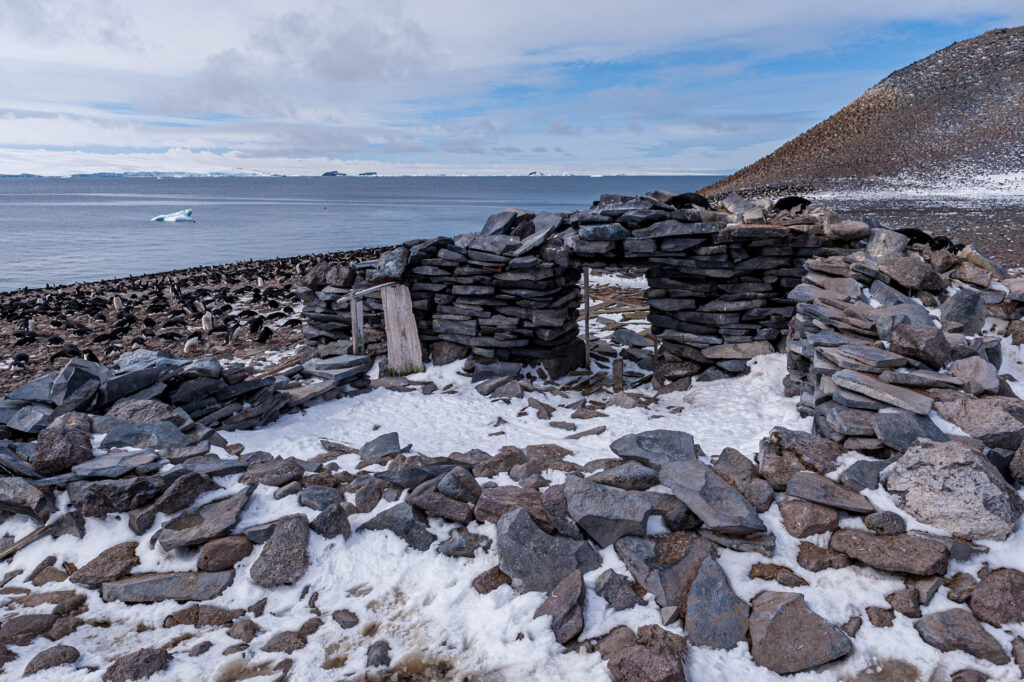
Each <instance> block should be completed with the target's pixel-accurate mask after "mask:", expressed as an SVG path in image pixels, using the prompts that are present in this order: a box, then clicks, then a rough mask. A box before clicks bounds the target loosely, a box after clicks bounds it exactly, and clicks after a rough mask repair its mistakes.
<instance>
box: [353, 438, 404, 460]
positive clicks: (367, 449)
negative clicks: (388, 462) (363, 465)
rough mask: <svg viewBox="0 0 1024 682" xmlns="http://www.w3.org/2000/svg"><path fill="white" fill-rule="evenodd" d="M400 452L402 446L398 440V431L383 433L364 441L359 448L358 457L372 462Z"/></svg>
mask: <svg viewBox="0 0 1024 682" xmlns="http://www.w3.org/2000/svg"><path fill="white" fill-rule="evenodd" d="M400 452H402V446H401V445H400V444H399V442H398V433H397V432H392V433H385V434H383V435H381V436H377V437H376V438H374V439H373V440H371V441H368V442H366V443H364V444H363V447H361V448H359V459H361V460H363V461H366V462H374V461H377V460H380V459H383V458H385V457H390V456H391V455H397V454H399V453H400Z"/></svg>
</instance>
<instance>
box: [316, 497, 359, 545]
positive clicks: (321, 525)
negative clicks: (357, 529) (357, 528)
mask: <svg viewBox="0 0 1024 682" xmlns="http://www.w3.org/2000/svg"><path fill="white" fill-rule="evenodd" d="M309 527H310V528H311V529H312V530H313V532H314V533H316V534H318V535H320V536H322V537H325V538H327V539H328V540H330V539H331V538H336V537H338V536H339V535H340V536H342V537H344V538H345V539H348V537H349V536H351V535H352V526H351V525H350V524H349V522H348V516H347V515H346V514H345V508H344V507H342V505H341V504H340V503H339V504H333V505H331V506H330V507H327V509H324V510H323V511H322V512H320V513H319V514H317V515H316V518H315V519H313V520H312V521H310V522H309Z"/></svg>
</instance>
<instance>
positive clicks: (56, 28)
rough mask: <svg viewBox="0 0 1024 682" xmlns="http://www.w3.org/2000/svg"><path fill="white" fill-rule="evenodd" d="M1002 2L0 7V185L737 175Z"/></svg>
mask: <svg viewBox="0 0 1024 682" xmlns="http://www.w3.org/2000/svg"><path fill="white" fill-rule="evenodd" d="M1021 23H1024V3H1022V2H1020V0H972V2H970V3H966V2H963V1H962V0H956V1H947V0H899V1H897V2H893V1H892V0H885V1H876V0H858V1H857V2H829V1H826V0H807V1H804V0H780V1H779V2H764V1H763V0H750V1H738V2H732V1H729V0H726V1H724V2H710V3H709V2H682V1H679V0H665V1H654V0H651V1H648V0H631V1H628V2H624V1H623V0H616V1H609V2H606V1H604V0H586V1H579V0H561V1H555V2H552V1H551V0H543V1H534V0H514V1H513V2H494V1H493V0H478V1H470V0H419V1H413V0H410V1H405V0H366V1H361V0H352V1H349V0H288V1H287V2H282V1H281V0H274V1H263V0H244V1H234V0H217V1H216V2H211V1H209V0H198V1H193V0H175V1H174V2H158V1H157V0H95V1H87V0H52V1H51V0H0V173H21V172H35V173H43V174H68V173H74V172H96V171H137V170H156V171H235V170H246V171H255V172H277V173H289V174H319V173H320V172H322V171H324V170H329V169H339V170H341V171H344V172H349V173H352V172H360V171H368V170H370V171H377V172H380V173H412V174H421V173H449V174H457V173H483V174H500V173H524V172H529V171H534V170H536V171H542V172H545V173H563V172H574V173H684V172H707V171H711V172H716V171H720V172H725V171H730V170H735V169H736V168H739V167H742V166H743V165H745V164H747V163H749V162H751V161H754V160H755V159H757V158H759V157H760V156H763V155H764V154H765V153H767V152H770V151H771V150H772V149H774V148H776V147H777V146H778V145H779V144H781V143H783V142H785V141H786V140H788V139H789V138H791V137H793V136H794V135H796V134H798V133H800V132H802V131H804V130H806V129H807V128H809V127H811V126H813V125H814V124H815V123H817V122H819V121H820V120H822V119H823V118H825V117H827V116H828V115H829V114H831V113H833V112H834V111H835V110H837V109H839V108H841V107H842V106H844V105H845V104H847V103H848V102H850V101H851V100H853V99H855V98H856V97H857V96H858V95H860V93H862V92H863V91H864V90H865V89H867V88H868V87H870V86H871V85H873V84H874V83H876V82H877V81H879V80H880V79H881V78H883V77H885V76H886V75H887V74H888V73H889V72H891V71H893V70H895V69H897V68H900V67H902V66H905V65H907V64H909V63H910V62H912V61H914V60H916V59H920V58H922V57H925V56H927V55H928V54H930V53H931V52H933V51H935V50H937V49H940V48H942V47H945V46H947V45H949V44H950V43H951V42H953V41H956V40H963V39H966V38H969V37H971V36H974V35H976V34H978V33H981V32H983V31H985V30H988V29H990V28H995V27H999V26H1014V25H1018V24H1021Z"/></svg>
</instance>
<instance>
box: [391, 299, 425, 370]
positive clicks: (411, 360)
mask: <svg viewBox="0 0 1024 682" xmlns="http://www.w3.org/2000/svg"><path fill="white" fill-rule="evenodd" d="M381 298H382V299H383V302H384V334H385V335H386V336H387V341H388V373H389V374H390V375H391V376H403V375H405V374H413V373H415V372H422V371H423V351H422V350H420V335H419V332H418V331H417V330H416V316H415V315H414V314H413V311H412V295H411V294H410V293H409V287H407V286H405V285H404V284H396V285H394V286H391V287H388V288H387V289H384V291H383V295H382V296H381Z"/></svg>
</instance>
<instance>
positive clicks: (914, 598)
mask: <svg viewBox="0 0 1024 682" xmlns="http://www.w3.org/2000/svg"><path fill="white" fill-rule="evenodd" d="M885 600H886V601H887V602H889V606H891V607H892V608H893V610H894V611H896V612H897V613H902V614H903V615H904V616H906V617H907V618H920V617H921V601H920V595H918V592H917V588H916V587H906V588H904V589H902V590H896V591H895V592H893V593H892V594H889V595H887V596H886V597H885Z"/></svg>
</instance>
